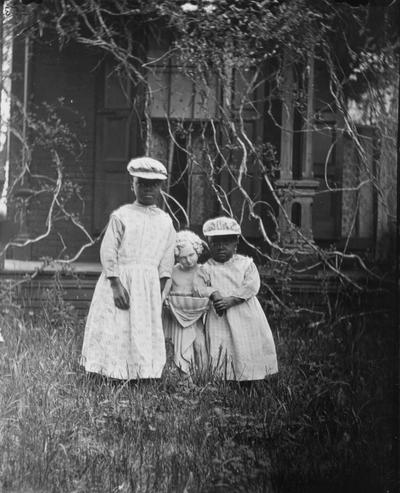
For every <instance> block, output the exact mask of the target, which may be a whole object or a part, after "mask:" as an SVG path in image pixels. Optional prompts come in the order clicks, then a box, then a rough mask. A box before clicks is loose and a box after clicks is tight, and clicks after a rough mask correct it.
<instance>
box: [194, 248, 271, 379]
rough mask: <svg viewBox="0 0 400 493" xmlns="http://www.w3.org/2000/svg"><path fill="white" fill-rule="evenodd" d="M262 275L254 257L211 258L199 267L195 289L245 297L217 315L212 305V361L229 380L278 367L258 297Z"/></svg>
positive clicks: (201, 293)
mask: <svg viewBox="0 0 400 493" xmlns="http://www.w3.org/2000/svg"><path fill="white" fill-rule="evenodd" d="M259 289H260V276H259V274H258V270H257V267H256V266H255V264H254V262H253V260H252V259H251V258H249V257H245V256H243V255H234V256H233V257H232V258H231V259H230V260H228V261H227V262H225V263H219V262H216V261H215V260H214V259H209V260H208V261H207V262H206V263H205V264H204V265H202V266H201V268H200V269H199V271H198V276H197V278H196V279H195V293H196V294H197V295H198V296H210V295H211V293H213V292H214V291H216V290H218V291H219V292H220V293H221V295H222V296H224V297H225V296H235V297H238V298H242V299H243V300H245V301H243V303H240V304H238V305H235V306H233V307H231V308H229V309H228V310H227V311H226V312H225V313H224V314H223V315H222V316H218V315H217V313H216V311H215V310H214V308H211V309H210V311H209V313H208V316H207V321H206V338H207V342H208V350H209V356H210V361H211V365H212V366H213V368H214V369H215V370H216V371H217V372H218V373H219V374H220V375H221V376H222V377H223V378H225V379H226V380H238V381H241V380H242V381H243V380H261V379H264V378H265V377H266V376H267V375H270V374H273V373H276V372H277V371H278V362H277V357H276V350H275V342H274V338H273V335H272V332H271V329H270V327H269V324H268V321H267V318H266V316H265V314H264V311H263V309H262V307H261V305H260V302H259V301H258V299H257V298H256V295H257V293H258V291H259Z"/></svg>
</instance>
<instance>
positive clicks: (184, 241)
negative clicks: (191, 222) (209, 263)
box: [175, 229, 204, 256]
mask: <svg viewBox="0 0 400 493" xmlns="http://www.w3.org/2000/svg"><path fill="white" fill-rule="evenodd" d="M186 245H192V247H193V249H194V251H195V252H196V253H197V255H200V254H201V253H202V252H203V250H204V242H203V240H202V239H201V238H200V237H199V236H197V235H196V234H195V233H193V231H189V230H187V229H184V230H182V231H178V233H176V243H175V255H176V256H178V255H179V252H180V250H181V248H183V247H185V246H186Z"/></svg>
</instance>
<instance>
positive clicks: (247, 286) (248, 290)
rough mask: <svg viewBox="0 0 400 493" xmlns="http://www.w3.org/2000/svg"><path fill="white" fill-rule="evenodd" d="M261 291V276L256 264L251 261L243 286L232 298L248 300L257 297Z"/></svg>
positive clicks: (235, 291)
mask: <svg viewBox="0 0 400 493" xmlns="http://www.w3.org/2000/svg"><path fill="white" fill-rule="evenodd" d="M259 290H260V274H259V273H258V270H257V267H256V266H255V264H254V262H253V261H251V262H250V264H249V266H248V267H247V269H246V271H245V273H244V278H243V283H242V285H241V286H240V287H239V288H238V289H235V290H234V291H233V292H232V296H235V297H237V298H242V299H243V300H248V299H250V298H252V297H253V296H256V294H257V293H258V291H259Z"/></svg>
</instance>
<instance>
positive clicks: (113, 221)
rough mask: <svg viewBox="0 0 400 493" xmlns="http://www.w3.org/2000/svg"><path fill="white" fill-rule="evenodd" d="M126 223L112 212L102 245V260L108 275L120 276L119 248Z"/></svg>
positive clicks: (105, 272)
mask: <svg viewBox="0 0 400 493" xmlns="http://www.w3.org/2000/svg"><path fill="white" fill-rule="evenodd" d="M124 229H125V228H124V224H123V222H122V221H121V220H120V219H119V218H118V217H117V216H116V215H115V214H111V216H110V221H109V223H108V226H107V229H106V232H105V233H104V238H103V241H102V242H101V247H100V261H101V265H102V266H103V271H104V274H105V275H106V277H119V266H118V250H119V246H120V245H121V241H122V237H123V235H124Z"/></svg>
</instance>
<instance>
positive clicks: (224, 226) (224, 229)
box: [203, 216, 242, 236]
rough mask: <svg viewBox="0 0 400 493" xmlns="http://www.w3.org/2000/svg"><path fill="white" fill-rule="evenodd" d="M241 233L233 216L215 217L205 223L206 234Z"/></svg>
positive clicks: (238, 234)
mask: <svg viewBox="0 0 400 493" xmlns="http://www.w3.org/2000/svg"><path fill="white" fill-rule="evenodd" d="M241 233H242V232H241V229H240V226H239V224H238V222H237V221H236V220H235V219H233V218H232V217H225V216H221V217H215V218H214V219H209V220H208V221H206V222H205V223H204V225H203V235H204V236H227V235H236V236H240V235H241Z"/></svg>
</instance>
